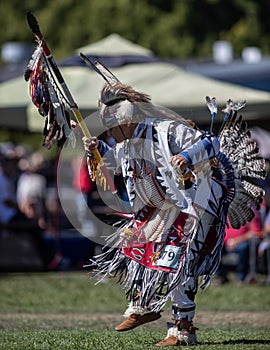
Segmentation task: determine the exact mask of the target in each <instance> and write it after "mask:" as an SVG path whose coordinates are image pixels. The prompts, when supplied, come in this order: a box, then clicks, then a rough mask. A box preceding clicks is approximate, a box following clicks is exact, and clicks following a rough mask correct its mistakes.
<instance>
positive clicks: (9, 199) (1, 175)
mask: <svg viewBox="0 0 270 350" xmlns="http://www.w3.org/2000/svg"><path fill="white" fill-rule="evenodd" d="M17 178H18V157H17V155H16V153H15V152H8V153H6V154H1V170H0V226H1V228H2V229H5V230H6V231H7V233H8V232H9V231H12V232H15V233H16V234H18V235H19V234H20V232H28V233H30V234H31V239H32V241H33V243H34V244H35V247H36V249H37V252H38V254H39V256H40V258H41V260H42V262H43V265H44V270H45V271H47V270H57V269H61V264H62V260H63V259H62V256H61V254H60V253H55V252H54V251H53V250H52V249H50V247H49V246H48V245H47V244H46V242H45V241H44V239H43V236H42V230H41V228H40V227H39V225H38V222H37V221H36V220H35V219H34V218H29V217H27V216H26V215H25V214H24V213H23V212H22V211H21V210H20V209H19V207H18V203H17V198H16V183H17Z"/></svg>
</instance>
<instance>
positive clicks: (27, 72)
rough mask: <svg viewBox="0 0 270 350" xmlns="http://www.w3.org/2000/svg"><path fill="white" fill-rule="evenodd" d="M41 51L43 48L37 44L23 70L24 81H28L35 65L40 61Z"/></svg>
mask: <svg viewBox="0 0 270 350" xmlns="http://www.w3.org/2000/svg"><path fill="white" fill-rule="evenodd" d="M42 53H43V48H42V46H40V45H39V46H38V47H37V48H36V49H35V51H34V52H33V54H32V57H31V59H30V61H29V63H28V65H27V67H26V69H25V72H24V79H25V81H28V80H29V79H30V76H31V74H32V71H33V70H34V69H35V67H36V66H37V65H38V62H39V61H40V59H41V55H42Z"/></svg>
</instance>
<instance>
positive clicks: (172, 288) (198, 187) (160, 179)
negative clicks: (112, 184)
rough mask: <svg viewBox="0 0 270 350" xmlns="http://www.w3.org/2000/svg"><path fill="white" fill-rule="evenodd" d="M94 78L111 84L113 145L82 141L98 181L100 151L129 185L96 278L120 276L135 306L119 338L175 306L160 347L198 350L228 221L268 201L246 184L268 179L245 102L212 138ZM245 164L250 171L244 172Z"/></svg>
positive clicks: (106, 116)
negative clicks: (202, 312)
mask: <svg viewBox="0 0 270 350" xmlns="http://www.w3.org/2000/svg"><path fill="white" fill-rule="evenodd" d="M96 70H97V71H98V72H99V73H100V74H101V75H102V76H103V77H104V79H105V80H106V84H105V86H104V88H103V89H102V91H101V96H100V101H99V112H100V119H101V121H102V123H103V125H104V127H106V128H107V129H108V134H109V135H110V136H111V137H113V138H114V139H115V141H116V146H115V147H113V148H111V147H109V146H108V145H107V144H106V143H105V142H104V141H102V140H98V138H96V137H90V138H87V137H83V143H84V147H85V150H86V151H87V154H88V156H87V157H88V162H89V168H90V172H91V176H92V177H93V175H94V178H98V177H99V176H98V175H97V173H98V172H100V171H99V168H98V167H97V163H96V161H95V159H94V157H93V152H96V151H97V150H98V151H99V152H100V154H101V155H102V157H103V159H104V161H105V163H106V164H109V165H110V167H113V168H114V170H115V174H117V175H119V174H121V176H123V179H124V181H125V185H126V191H127V194H128V197H129V202H130V206H131V210H132V216H131V218H130V220H129V221H128V222H127V223H125V224H124V225H123V226H122V227H119V228H118V229H117V230H116V232H115V233H114V234H113V236H112V237H110V240H109V242H108V244H110V245H111V249H109V250H108V251H106V253H104V254H102V255H100V256H98V257H96V259H95V262H94V265H95V270H94V271H95V272H96V274H97V275H100V274H102V275H104V274H105V276H106V275H109V276H112V275H113V276H118V278H119V281H120V283H122V284H123V285H124V286H125V290H126V296H127V299H128V300H129V306H128V308H127V310H126V311H125V314H124V316H125V318H126V319H125V320H124V322H122V323H121V324H120V325H118V326H117V327H116V330H117V331H127V330H130V329H133V328H135V327H137V326H139V325H141V324H144V323H147V322H151V321H154V320H157V319H158V318H160V317H161V311H162V308H163V307H164V305H165V303H166V302H167V300H168V299H171V300H172V302H173V305H172V315H173V319H174V324H170V325H169V327H168V334H167V337H166V338H165V339H164V340H162V341H161V342H159V343H158V344H157V345H158V346H170V345H186V344H196V343H197V337H196V329H197V328H196V327H194V325H193V318H194V316H195V309H196V304H195V296H196V293H197V290H198V286H199V283H200V279H201V288H202V289H204V288H205V287H206V286H207V285H208V284H209V282H210V280H211V277H212V276H213V274H214V273H215V271H216V269H217V267H218V265H219V263H220V258H221V251H222V246H223V240H224V231H225V225H226V218H227V215H229V218H230V221H231V224H232V225H233V226H234V227H237V226H239V225H243V224H244V223H245V222H246V220H251V218H252V215H253V212H252V210H251V208H250V207H252V206H258V205H259V203H260V201H261V196H262V195H263V191H262V190H261V189H260V188H258V187H257V186H255V185H253V184H251V183H250V182H248V181H247V180H243V177H244V176H249V177H255V178H263V176H264V161H263V160H262V159H261V158H260V157H259V156H258V150H257V149H256V148H255V144H254V143H251V141H250V139H249V133H248V132H247V130H246V127H245V125H244V124H243V123H242V121H241V120H238V119H237V117H236V116H237V110H238V109H240V108H241V107H242V106H243V105H244V103H240V104H238V105H234V104H233V103H232V101H231V100H229V101H228V103H227V106H226V110H225V112H226V114H225V118H224V119H225V121H224V125H223V127H222V130H221V132H220V135H219V137H216V136H215V135H214V134H213V133H212V132H211V129H212V125H211V128H210V132H203V131H200V130H198V129H196V128H195V127H194V125H192V123H191V122H190V121H187V120H185V119H184V118H182V117H180V116H178V115H176V114H174V113H173V112H172V111H170V110H168V109H165V108H161V107H157V106H155V105H153V104H152V103H151V100H150V97H149V96H148V95H146V94H143V93H139V92H137V91H135V90H134V89H133V88H131V87H130V86H127V85H124V84H122V83H121V82H120V81H119V80H118V79H117V78H116V77H115V76H114V75H113V74H112V73H111V72H110V71H109V70H107V69H106V68H105V67H103V66H102V65H101V64H99V63H96ZM207 105H208V107H209V109H210V111H211V114H212V120H213V119H214V116H215V114H216V112H217V103H216V100H215V99H214V98H213V99H210V98H207ZM232 129H233V130H234V133H232V132H231V131H232ZM236 131H237V132H236ZM239 137H240V146H239ZM237 138H238V139H237ZM247 145H249V147H243V146H247ZM244 154H245V155H246V156H247V157H244V156H243V155H244ZM228 155H229V156H228ZM248 156H249V157H248ZM230 159H231V160H230ZM240 160H241V162H244V163H245V164H241V165H238V162H240ZM239 196H240V197H239ZM239 203H240V204H239ZM236 206H237V207H238V208H241V210H239V209H238V211H235V210H234V209H235V207H236ZM228 209H229V211H228ZM115 248H118V249H117V250H115Z"/></svg>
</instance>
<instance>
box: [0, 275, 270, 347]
mask: <svg viewBox="0 0 270 350" xmlns="http://www.w3.org/2000/svg"><path fill="white" fill-rule="evenodd" d="M170 306H171V305H168V306H166V308H165V310H164V312H163V317H162V318H161V319H160V320H158V321H156V322H153V323H150V324H148V325H144V326H141V327H139V328H137V329H135V330H133V331H130V332H125V333H118V332H115V331H114V326H115V325H117V324H118V323H119V322H120V321H122V319H123V318H122V316H121V315H122V313H123V311H124V309H125V308H126V302H125V298H124V292H123V290H122V289H121V287H120V286H119V285H116V284H115V282H114V281H106V282H105V283H100V284H98V285H96V286H95V285H94V282H93V281H90V280H89V276H88V275H87V274H86V273H83V272H70V273H66V272H65V273H40V274H38V273H37V274H29V273H28V274H2V275H0V349H1V350H2V349H3V350H26V349H28V350H30V349H38V350H40V349H42V350H43V349H44V350H71V349H76V350H77V349H80V350H86V349H87V350H96V349H98V350H105V349H106V350H107V349H109V350H116V349H117V350H118V349H124V350H143V349H147V350H151V349H158V347H156V346H155V343H156V342H158V341H159V340H161V339H163V338H164V337H165V335H166V322H167V321H171V316H170ZM197 306H198V310H197V314H196V318H195V325H196V326H197V327H198V328H199V331H198V340H199V342H200V343H199V345H198V346H197V347H196V349H198V350H201V349H209V350H212V349H215V350H219V349H222V350H227V349H237V350H244V349H245V350H249V349H252V350H257V349H270V287H267V286H265V285H261V284H256V285H244V286H239V285H237V284H235V283H228V284H226V285H222V286H217V285H215V281H214V282H213V283H212V286H210V287H209V288H208V289H207V290H206V291H205V292H199V293H198V295H197ZM170 348H171V347H169V348H168V349H170ZM172 348H173V347H172ZM188 348H190V347H185V349H188ZM193 348H194V347H193Z"/></svg>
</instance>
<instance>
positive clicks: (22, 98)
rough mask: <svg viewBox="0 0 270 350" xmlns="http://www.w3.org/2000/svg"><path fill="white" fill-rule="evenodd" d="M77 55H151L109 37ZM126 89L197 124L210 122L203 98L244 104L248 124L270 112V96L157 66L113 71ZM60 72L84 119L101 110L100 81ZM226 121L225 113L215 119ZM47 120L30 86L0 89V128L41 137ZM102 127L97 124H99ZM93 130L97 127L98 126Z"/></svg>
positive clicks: (80, 72) (72, 70)
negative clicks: (148, 98)
mask: <svg viewBox="0 0 270 350" xmlns="http://www.w3.org/2000/svg"><path fill="white" fill-rule="evenodd" d="M77 52H83V53H84V54H91V55H103V54H106V55H107V56H108V55H128V54H131V55H133V56H134V55H136V54H137V55H138V56H142V55H145V56H151V55H152V54H151V52H150V51H149V50H146V49H144V48H141V47H139V46H138V45H135V44H133V43H130V42H129V41H127V40H126V39H123V38H121V37H120V36H118V35H111V36H109V37H107V38H105V39H103V40H101V41H100V42H98V43H95V44H93V45H89V46H86V47H82V48H80V49H78V50H77ZM110 69H111V70H112V71H113V73H114V74H115V75H116V76H117V77H118V78H119V79H120V80H121V81H122V82H124V83H126V84H129V85H131V86H132V87H133V88H135V89H137V90H138V91H141V92H145V93H147V94H149V95H150V96H151V97H152V101H153V103H155V104H158V105H162V106H165V107H168V108H170V109H172V110H174V111H176V112H177V113H180V114H182V115H183V116H184V117H187V118H189V119H193V120H194V121H195V122H200V121H204V122H205V121H206V120H209V113H208V111H207V108H206V106H205V96H206V95H209V96H215V97H216V98H217V100H218V102H219V105H220V107H223V106H224V104H225V102H226V100H228V98H231V99H233V100H235V101H237V100H246V101H247V107H246V109H245V119H251V120H255V119H265V118H267V117H268V111H269V108H270V94H269V93H266V92H262V91H257V90H252V89H248V88H243V87H240V86H237V85H232V84H228V83H224V82H220V81H217V80H213V79H209V78H205V77H202V76H199V75H196V74H192V73H189V72H186V71H185V70H183V69H181V68H179V67H177V66H175V65H173V64H169V63H165V62H161V61H155V62H150V63H137V64H136V63H133V64H126V65H123V66H121V67H116V68H110ZM61 72H62V74H63V76H64V78H65V80H66V83H67V85H68V87H69V89H70V91H71V93H72V95H73V97H74V99H75V101H76V102H77V104H78V106H79V109H80V111H81V113H82V114H83V116H87V115H88V114H90V113H92V112H94V111H96V110H97V101H98V98H99V91H100V89H101V87H102V85H103V81H102V78H101V77H100V76H99V75H98V74H97V73H96V72H94V71H93V70H91V69H89V68H88V67H85V66H68V67H62V68H61ZM217 118H218V119H219V120H221V118H222V113H220V116H218V117H217ZM43 122H44V119H43V117H41V116H40V115H39V114H38V112H37V110H36V108H35V107H34V106H33V105H32V102H31V101H30V96H29V92H28V84H27V83H26V82H25V81H24V80H23V77H21V78H17V79H13V80H10V81H7V82H5V83H2V84H1V85H0V127H10V128H12V127H13V128H18V129H24V130H30V131H40V130H41V128H42V127H43ZM97 123H98V122H97ZM94 124H95V123H94Z"/></svg>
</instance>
